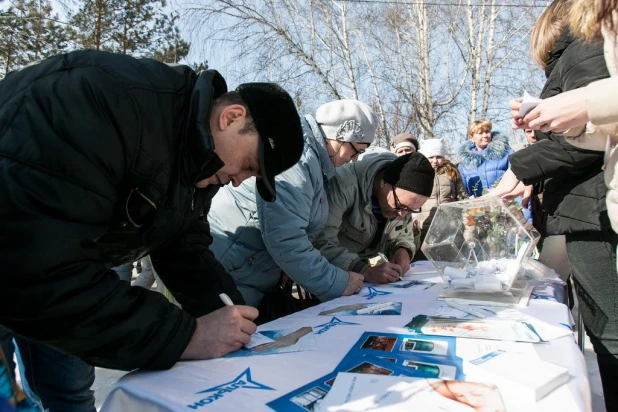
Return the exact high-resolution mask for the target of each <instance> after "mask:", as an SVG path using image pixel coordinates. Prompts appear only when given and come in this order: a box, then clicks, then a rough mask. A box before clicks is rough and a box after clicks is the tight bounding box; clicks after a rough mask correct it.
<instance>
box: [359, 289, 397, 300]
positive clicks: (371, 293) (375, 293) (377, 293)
mask: <svg viewBox="0 0 618 412" xmlns="http://www.w3.org/2000/svg"><path fill="white" fill-rule="evenodd" d="M367 289H369V293H368V294H366V295H365V296H363V297H365V298H367V300H370V299H373V298H375V297H376V296H380V295H390V294H391V293H393V292H383V291H381V290H378V289H376V288H372V287H371V286H370V287H368V288H367Z"/></svg>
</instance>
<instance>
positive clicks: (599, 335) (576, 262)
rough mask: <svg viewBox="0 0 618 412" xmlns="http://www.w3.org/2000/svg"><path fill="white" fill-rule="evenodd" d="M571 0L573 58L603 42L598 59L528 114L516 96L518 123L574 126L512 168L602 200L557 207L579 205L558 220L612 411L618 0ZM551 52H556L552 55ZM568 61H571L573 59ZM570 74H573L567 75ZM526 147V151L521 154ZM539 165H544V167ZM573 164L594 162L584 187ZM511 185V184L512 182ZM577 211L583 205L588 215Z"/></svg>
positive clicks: (617, 314) (617, 317)
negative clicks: (606, 158)
mask: <svg viewBox="0 0 618 412" xmlns="http://www.w3.org/2000/svg"><path fill="white" fill-rule="evenodd" d="M556 3H561V4H560V5H556ZM565 4H566V5H568V6H569V10H568V12H561V16H560V19H561V21H564V22H567V24H569V23H570V24H569V28H570V30H566V31H565V32H566V33H567V34H566V35H568V36H571V37H572V38H575V40H574V41H573V42H572V45H573V46H571V50H572V51H573V52H572V53H571V57H570V59H569V60H571V61H577V60H581V59H582V57H583V53H584V52H583V50H584V49H585V50H588V51H589V52H590V51H593V50H596V52H594V56H596V57H594V59H595V60H594V62H593V60H589V62H588V64H584V63H585V62H586V61H582V64H581V65H576V66H574V67H573V68H574V69H577V68H580V69H583V68H585V69H586V70H561V71H562V72H563V73H565V74H564V75H563V76H560V77H561V83H562V84H563V85H566V86H568V87H566V88H564V89H562V93H558V94H556V95H555V96H553V97H552V96H551V95H549V96H544V95H542V96H541V97H544V98H545V99H544V100H543V101H542V102H541V103H540V104H539V105H538V106H537V107H536V108H535V109H534V110H532V111H531V112H530V113H529V114H527V115H526V116H525V117H524V118H520V117H519V114H518V113H515V111H518V110H519V107H520V103H521V102H520V100H519V99H518V100H517V101H512V102H511V104H510V105H511V108H512V109H513V111H514V112H513V118H514V121H515V125H516V127H521V128H531V129H534V130H537V135H538V134H539V131H540V132H542V133H549V132H554V133H563V132H566V133H564V134H563V135H555V134H554V135H553V136H554V137H553V138H551V137H550V140H549V142H550V143H549V144H545V145H544V142H543V141H541V142H539V143H537V144H535V145H534V146H533V147H532V148H531V149H530V151H529V153H527V156H526V153H525V152H524V150H525V149H524V150H522V151H520V152H517V154H516V155H514V156H513V157H512V159H511V162H512V171H513V172H514V175H516V177H517V179H520V180H523V181H524V183H526V184H528V183H534V182H535V180H534V179H535V175H536V174H539V173H541V174H543V175H545V176H546V177H550V178H551V179H550V180H549V181H548V182H551V181H552V180H554V179H553V178H556V179H560V178H562V181H560V180H558V182H559V183H560V184H559V185H557V187H556V189H557V190H562V191H564V190H565V189H567V188H569V186H568V185H569V184H571V187H572V190H571V191H570V192H569V193H570V194H573V193H574V190H575V189H578V190H579V189H581V190H582V191H583V193H589V194H591V195H595V196H596V197H597V199H598V201H597V202H596V204H595V203H589V204H587V205H583V204H582V203H581V199H584V198H582V197H581V196H579V195H578V196H577V197H574V198H573V201H572V202H567V199H566V197H565V198H564V200H563V201H562V202H561V203H560V204H559V205H558V207H557V210H559V209H560V206H561V205H564V207H563V209H562V210H564V211H567V210H570V211H573V213H571V215H572V217H573V218H572V219H570V220H565V219H562V220H558V222H565V223H569V227H568V228H569V229H570V230H569V231H567V232H566V233H565V238H566V243H567V256H568V259H569V263H570V265H571V271H572V277H573V280H574V284H575V291H576V293H577V296H578V301H579V304H580V309H581V315H582V318H583V321H584V325H585V327H586V331H587V333H588V335H589V336H590V340H591V342H592V344H593V346H594V350H595V352H596V353H597V360H598V363H599V371H600V375H601V381H602V384H603V391H604V395H605V404H606V408H607V410H608V411H615V410H618V393H617V392H616V387H617V384H618V306H617V305H616V297H617V295H618V272H617V271H616V246H617V245H618V235H616V233H615V232H614V230H616V229H617V228H618V224H617V223H618V219H616V218H618V195H616V194H615V193H616V192H612V190H611V189H612V188H618V184H616V183H617V182H616V180H614V167H615V164H616V160H617V159H616V157H615V156H617V154H616V152H614V155H613V156H612V157H611V158H610V160H609V162H608V163H607V165H606V171H605V182H604V183H607V184H608V185H609V188H610V191H609V192H608V193H607V206H606V205H605V199H604V198H605V194H606V188H605V187H600V183H599V180H600V179H601V178H602V177H603V171H602V168H603V165H604V152H603V151H604V150H606V145H607V144H608V141H609V143H615V142H618V138H617V137H618V135H617V134H616V127H615V126H616V125H615V124H612V122H616V121H618V77H612V78H607V77H608V75H609V74H611V75H612V76H617V75H618V70H617V67H618V64H617V63H618V59H617V56H618V50H617V49H616V19H615V17H616V12H615V9H616V6H617V5H618V0H596V1H591V0H572V1H566V0H563V1H558V0H557V1H554V3H552V6H554V7H553V8H552V6H550V8H548V10H550V9H551V10H554V11H555V10H556V9H558V8H559V6H563V5H565ZM551 10H550V11H551ZM542 18H543V17H542ZM565 25H566V24H565ZM601 34H602V35H603V38H604V39H605V42H604V47H603V45H602V44H601V43H600V42H598V41H596V42H595V41H594V37H598V38H600V35H601ZM561 36H562V35H561ZM577 37H583V38H584V39H580V38H577ZM586 40H587V41H586ZM533 44H534V43H533ZM575 45H579V46H578V47H579V49H580V50H579V51H575V50H574V49H573V47H574V46H575ZM603 48H604V52H603ZM568 51H569V48H567V49H565V51H564V53H563V54H562V57H560V60H559V62H558V64H560V62H561V61H563V59H565V58H566V53H567V52H568ZM551 56H552V54H551V53H549V57H551ZM590 58H592V56H590ZM565 62H567V63H568V60H565ZM605 63H606V64H605ZM569 66H570V65H569ZM555 70H556V69H554V71H555ZM599 71H604V73H603V76H602V77H601V78H599V77H597V78H595V75H594V73H596V74H597V75H598V74H600V72H599ZM567 77H568V78H571V80H570V81H567V80H566V78H567ZM548 81H549V78H548ZM542 133H541V134H542ZM551 135H552V134H550V136H551ZM608 136H609V138H608ZM557 148H558V149H559V150H558V149H557ZM560 150H561V151H560ZM607 151H609V150H607ZM522 152H524V153H523V154H522V155H520V153H522ZM561 153H562V154H561ZM608 154H609V153H608ZM539 169H542V172H541V171H539ZM593 169H595V170H593ZM535 170H536V171H535ZM573 170H575V173H580V172H582V171H584V170H589V173H590V174H591V175H592V177H591V178H590V179H589V180H587V181H586V180H582V181H580V182H579V183H580V185H579V187H578V186H573V185H574V184H576V183H577V182H576V181H574V179H572V178H568V179H566V178H565V176H567V177H568V176H569V173H572V172H573ZM537 172H538V173H537ZM612 184H614V186H612ZM545 187H546V192H545V197H544V206H545V208H546V210H547V208H548V203H549V202H548V196H547V188H548V185H547V184H546V186H545ZM504 189H505V190H508V188H507V187H505V188H504ZM601 201H602V203H601ZM595 206H596V207H595ZM575 211H579V212H575ZM574 213H578V216H580V218H577V217H576V216H575V215H574ZM581 217H586V218H587V219H586V220H584V219H581ZM610 220H612V224H613V228H614V230H612V228H611V226H612V225H610ZM595 223H596V225H595ZM591 224H592V225H591ZM595 226H596V229H595ZM560 227H561V226H559V227H558V228H560Z"/></svg>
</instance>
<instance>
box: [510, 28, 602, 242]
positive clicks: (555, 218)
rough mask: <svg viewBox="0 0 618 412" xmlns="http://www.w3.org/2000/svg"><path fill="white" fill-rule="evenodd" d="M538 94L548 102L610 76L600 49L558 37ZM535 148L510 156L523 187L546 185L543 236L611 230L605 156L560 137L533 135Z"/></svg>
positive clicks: (533, 146)
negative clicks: (538, 184)
mask: <svg viewBox="0 0 618 412" xmlns="http://www.w3.org/2000/svg"><path fill="white" fill-rule="evenodd" d="M545 74H546V76H547V82H546V83H545V87H544V88H543V91H542V93H541V97H542V98H549V97H552V96H555V95H557V94H560V93H562V92H566V91H569V90H573V89H577V88H580V87H584V86H586V85H588V83H591V82H593V81H596V80H599V79H603V78H606V77H609V72H608V71H607V66H606V65H605V59H604V57H603V45H602V44H588V43H585V42H584V41H582V40H574V39H573V37H572V36H571V35H570V33H569V32H568V31H565V32H564V33H562V35H561V36H560V37H559V39H558V40H557V42H556V45H555V46H554V48H553V49H552V51H551V52H550V59H549V61H548V63H547V67H546V70H545ZM535 134H536V137H537V139H538V140H539V142H538V143H536V144H533V145H531V146H528V147H526V148H525V149H522V150H520V151H518V152H516V153H514V154H512V155H511V156H510V160H511V169H512V170H513V173H515V175H516V176H517V177H518V179H519V180H521V181H523V182H524V183H525V184H535V183H538V182H541V181H545V186H544V195H543V208H544V209H545V215H544V220H545V222H544V225H543V226H544V228H545V234H546V235H560V234H567V233H577V232H583V231H605V230H611V226H610V224H609V219H608V216H607V207H606V206H605V193H606V192H607V188H606V186H605V182H604V181H603V170H602V169H601V168H602V166H603V152H597V151H593V150H585V149H580V148H576V147H575V146H572V145H571V144H569V143H568V142H566V140H565V139H564V137H561V136H557V135H555V134H553V133H548V134H545V133H542V132H540V131H536V132H535Z"/></svg>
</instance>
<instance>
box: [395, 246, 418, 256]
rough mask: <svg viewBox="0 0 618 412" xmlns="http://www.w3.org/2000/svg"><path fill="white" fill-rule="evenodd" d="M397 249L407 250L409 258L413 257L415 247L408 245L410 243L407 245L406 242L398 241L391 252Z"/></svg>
mask: <svg viewBox="0 0 618 412" xmlns="http://www.w3.org/2000/svg"><path fill="white" fill-rule="evenodd" d="M397 249H403V250H405V251H406V252H408V256H410V260H412V259H414V254H415V249H416V248H414V247H410V245H408V244H407V243H400V244H399V245H397V246H395V248H394V249H393V254H394V253H395V252H397Z"/></svg>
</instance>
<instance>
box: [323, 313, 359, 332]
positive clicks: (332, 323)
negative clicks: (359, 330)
mask: <svg viewBox="0 0 618 412" xmlns="http://www.w3.org/2000/svg"><path fill="white" fill-rule="evenodd" d="M337 325H360V324H359V323H353V322H344V321H342V320H341V319H337V318H336V317H334V316H333V318H332V319H331V321H330V322H327V323H323V324H321V325H318V326H314V328H321V329H320V330H318V331H317V332H314V333H315V334H316V335H321V334H323V333H324V332H327V331H328V330H329V329H332V328H334V327H335V326H337Z"/></svg>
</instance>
